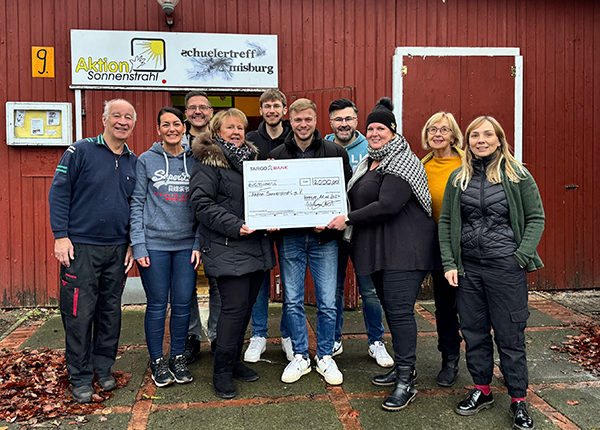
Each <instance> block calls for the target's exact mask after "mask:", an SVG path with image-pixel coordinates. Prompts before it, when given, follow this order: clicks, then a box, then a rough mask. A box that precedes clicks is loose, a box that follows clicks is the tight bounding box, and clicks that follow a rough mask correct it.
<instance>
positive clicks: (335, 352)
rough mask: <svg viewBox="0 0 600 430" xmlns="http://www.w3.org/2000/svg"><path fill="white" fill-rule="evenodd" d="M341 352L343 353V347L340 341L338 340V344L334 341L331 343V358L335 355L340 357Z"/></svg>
mask: <svg viewBox="0 0 600 430" xmlns="http://www.w3.org/2000/svg"><path fill="white" fill-rule="evenodd" d="M342 352H344V347H343V346H342V341H341V340H340V341H339V342H338V341H337V340H336V341H335V342H333V354H331V356H332V357H335V356H336V355H340V354H341V353H342Z"/></svg>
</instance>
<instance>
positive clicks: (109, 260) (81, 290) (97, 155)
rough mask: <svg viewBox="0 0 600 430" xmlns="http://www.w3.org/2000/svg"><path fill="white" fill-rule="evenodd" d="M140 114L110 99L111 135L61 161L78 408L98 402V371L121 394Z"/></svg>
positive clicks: (60, 245) (58, 204)
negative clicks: (118, 370)
mask: <svg viewBox="0 0 600 430" xmlns="http://www.w3.org/2000/svg"><path fill="white" fill-rule="evenodd" d="M135 121H136V113H135V109H134V107H133V105H132V104H131V103H129V102H128V101H127V100H123V99H114V100H111V101H109V102H106V104H105V109H104V113H103V115H102V123H103V124H104V132H103V133H102V134H100V135H98V136H97V137H89V138H87V139H82V140H79V141H77V142H75V143H74V144H72V145H71V146H69V148H68V149H67V150H66V151H65V153H64V155H63V156H62V158H61V159H60V162H59V163H58V166H57V168H56V172H55V173H54V178H53V179H52V185H51V186H50V194H49V196H48V201H49V203H50V224H51V226H52V232H53V233H54V255H55V257H56V258H57V259H58V261H59V262H60V264H61V267H60V282H61V285H60V311H61V316H62V320H63V325H64V328H65V360H66V363H67V370H68V373H69V379H70V381H71V384H72V386H73V391H72V393H73V398H74V399H75V401H77V402H79V403H87V402H90V401H91V400H92V394H93V393H94V390H93V388H92V381H93V379H94V372H95V373H96V374H97V376H98V383H99V385H100V387H101V388H102V389H103V390H105V391H110V390H114V389H115V388H116V381H115V379H114V378H113V376H112V375H111V367H112V365H113V364H114V362H115V360H116V356H117V347H118V344H119V335H120V331H121V292H122V290H123V284H124V283H125V274H126V273H127V272H128V271H129V270H130V269H131V267H132V266H133V253H132V252H131V247H129V197H130V196H131V194H132V192H133V188H134V185H135V167H136V161H137V157H136V156H135V155H134V154H133V152H132V151H131V150H130V149H129V147H128V146H127V143H126V140H127V139H128V138H129V137H130V136H131V133H132V132H133V128H134V126H135Z"/></svg>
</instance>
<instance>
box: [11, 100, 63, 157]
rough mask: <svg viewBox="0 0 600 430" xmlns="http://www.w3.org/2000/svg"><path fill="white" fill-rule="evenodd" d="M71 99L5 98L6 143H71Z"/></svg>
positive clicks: (47, 144) (16, 144)
mask: <svg viewBox="0 0 600 430" xmlns="http://www.w3.org/2000/svg"><path fill="white" fill-rule="evenodd" d="M71 112H72V110H71V103H44V102H6V144H7V145H11V146H69V145H71V143H73V118H72V117H73V115H72V113H71Z"/></svg>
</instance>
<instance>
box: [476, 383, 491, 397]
mask: <svg viewBox="0 0 600 430" xmlns="http://www.w3.org/2000/svg"><path fill="white" fill-rule="evenodd" d="M475 388H477V389H478V390H479V391H481V392H482V393H483V395H484V396H489V395H490V391H491V390H490V384H487V385H477V384H475Z"/></svg>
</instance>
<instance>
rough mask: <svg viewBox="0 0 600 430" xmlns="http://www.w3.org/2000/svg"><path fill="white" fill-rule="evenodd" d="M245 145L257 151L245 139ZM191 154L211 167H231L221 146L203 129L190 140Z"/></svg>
mask: <svg viewBox="0 0 600 430" xmlns="http://www.w3.org/2000/svg"><path fill="white" fill-rule="evenodd" d="M245 144H246V145H248V146H249V147H250V148H252V149H253V150H254V151H256V152H257V153H258V149H257V148H256V147H255V146H254V145H253V144H252V143H250V142H248V141H246V142H245ZM192 154H193V155H194V157H195V158H196V159H197V160H198V162H200V163H202V164H205V165H207V166H211V167H218V168H221V169H231V168H232V166H231V163H229V160H227V157H226V156H225V153H224V152H223V148H222V147H221V146H220V145H218V144H216V143H215V141H214V140H212V139H211V137H210V132H208V131H205V132H204V133H200V134H199V135H198V136H196V137H195V138H194V140H193V141H192Z"/></svg>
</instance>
